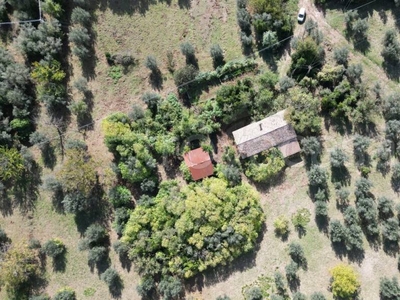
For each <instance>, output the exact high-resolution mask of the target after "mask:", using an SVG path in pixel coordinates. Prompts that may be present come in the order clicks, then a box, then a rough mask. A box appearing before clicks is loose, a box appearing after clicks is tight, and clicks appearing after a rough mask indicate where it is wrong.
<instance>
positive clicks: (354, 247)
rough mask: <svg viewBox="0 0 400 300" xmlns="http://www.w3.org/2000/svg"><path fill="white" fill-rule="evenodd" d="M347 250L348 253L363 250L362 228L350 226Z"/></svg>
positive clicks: (347, 236) (347, 234) (347, 233)
mask: <svg viewBox="0 0 400 300" xmlns="http://www.w3.org/2000/svg"><path fill="white" fill-rule="evenodd" d="M346 249H347V250H348V251H362V250H363V236H362V230H361V227H360V226H358V225H350V226H349V227H348V228H347V230H346Z"/></svg>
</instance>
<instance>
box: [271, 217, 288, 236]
mask: <svg viewBox="0 0 400 300" xmlns="http://www.w3.org/2000/svg"><path fill="white" fill-rule="evenodd" d="M274 228H275V233H276V234H277V235H279V236H286V235H287V234H288V233H289V220H288V219H287V218H286V217H285V216H283V215H282V216H279V217H278V218H276V219H275V221H274Z"/></svg>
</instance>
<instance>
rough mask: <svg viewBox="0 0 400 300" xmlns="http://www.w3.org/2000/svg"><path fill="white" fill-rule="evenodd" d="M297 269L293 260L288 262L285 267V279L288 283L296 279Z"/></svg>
mask: <svg viewBox="0 0 400 300" xmlns="http://www.w3.org/2000/svg"><path fill="white" fill-rule="evenodd" d="M298 269H299V266H298V264H296V263H295V262H294V261H292V262H290V264H288V265H287V266H286V267H285V272H286V279H287V280H288V282H289V283H291V282H295V281H297V280H298V276H297V270H298Z"/></svg>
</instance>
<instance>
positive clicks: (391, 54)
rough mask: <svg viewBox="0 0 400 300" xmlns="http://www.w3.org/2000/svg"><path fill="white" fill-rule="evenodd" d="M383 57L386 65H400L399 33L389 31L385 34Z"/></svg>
mask: <svg viewBox="0 0 400 300" xmlns="http://www.w3.org/2000/svg"><path fill="white" fill-rule="evenodd" d="M381 55H382V56H383V58H384V59H385V61H386V63H395V64H397V63H399V61H400V43H399V40H398V38H397V31H396V30H394V29H389V30H387V31H386V32H385V36H384V38H383V49H382V52H381Z"/></svg>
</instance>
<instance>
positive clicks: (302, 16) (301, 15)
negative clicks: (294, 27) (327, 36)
mask: <svg viewBox="0 0 400 300" xmlns="http://www.w3.org/2000/svg"><path fill="white" fill-rule="evenodd" d="M305 18H306V9H305V8H304V7H302V8H300V10H299V14H298V15H297V21H299V23H303V22H304V20H305Z"/></svg>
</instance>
